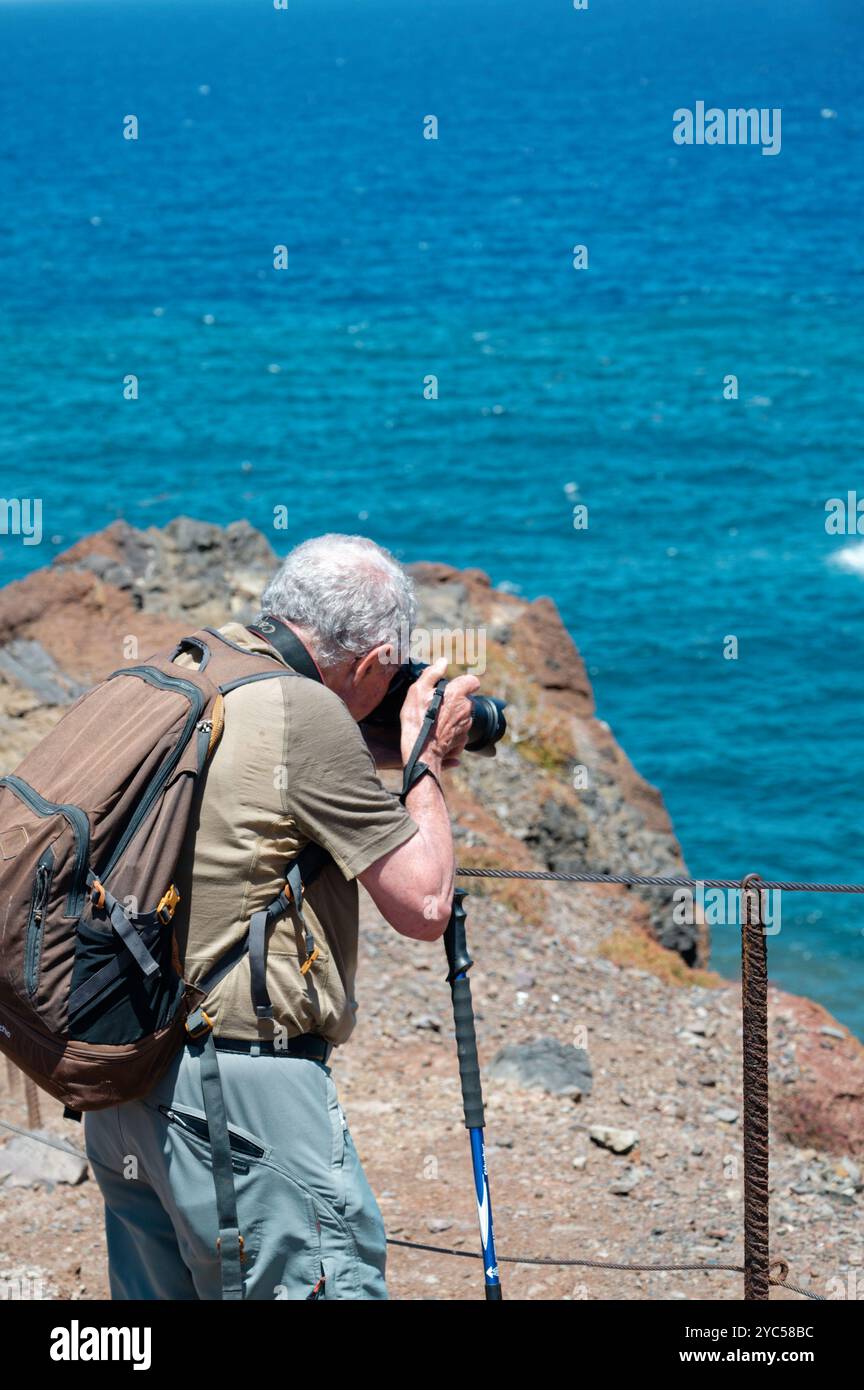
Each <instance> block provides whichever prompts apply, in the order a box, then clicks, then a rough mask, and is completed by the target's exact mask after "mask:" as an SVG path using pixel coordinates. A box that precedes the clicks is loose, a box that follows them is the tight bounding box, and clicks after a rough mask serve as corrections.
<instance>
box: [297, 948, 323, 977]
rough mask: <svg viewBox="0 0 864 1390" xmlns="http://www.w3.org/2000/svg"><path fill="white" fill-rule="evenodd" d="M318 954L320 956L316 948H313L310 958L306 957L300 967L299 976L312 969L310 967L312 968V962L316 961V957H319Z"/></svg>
mask: <svg viewBox="0 0 864 1390" xmlns="http://www.w3.org/2000/svg"><path fill="white" fill-rule="evenodd" d="M320 954H321V952H320V951H319V950H318V947H317V946H316V947H315V950H314V951H313V952H312V954H311V956H307V957H306V959H305V960H304V962H303V964H302V965H301V966H300V974H301V975H305V974H306V972H307V971H308V970H311V969H312V966H313V964H314V962H315V961H316V960H317V959H318V957H319V956H320Z"/></svg>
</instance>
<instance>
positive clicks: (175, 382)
mask: <svg viewBox="0 0 864 1390" xmlns="http://www.w3.org/2000/svg"><path fill="white" fill-rule="evenodd" d="M862 31H864V17H862V12H861V9H860V5H859V4H858V3H857V2H856V0H848V3H847V2H846V0H823V3H820V4H818V5H816V4H813V3H812V2H811V3H804V2H803V0H761V3H760V4H759V5H754V4H753V3H752V0H729V2H728V3H722V0H711V2H710V3H709V0H694V2H693V3H689V4H685V3H683V0H653V3H651V4H639V3H636V0H589V5H588V8H587V9H585V10H575V9H574V8H573V7H572V4H571V3H569V0H531V3H530V4H525V3H518V0H434V3H426V2H425V0H288V5H287V8H286V9H284V10H276V9H274V7H273V4H272V0H209V2H208V3H204V0H172V2H171V3H167V2H163V0H109V2H108V3H103V2H102V0H26V3H16V2H15V0H11V2H10V0H6V2H5V3H3V2H2V0H0V51H2V53H3V56H4V65H3V66H4V80H3V83H2V85H0V194H2V218H0V372H2V377H0V380H2V407H0V452H2V475H0V481H2V493H3V495H4V497H7V498H8V497H39V498H42V499H43V507H44V511H43V525H44V529H45V539H44V541H43V543H42V544H41V545H38V546H26V545H24V544H22V540H21V538H20V537H11V536H10V537H4V538H3V539H2V541H0V545H2V560H0V580H2V581H4V582H5V581H6V580H9V579H11V578H16V577H19V576H21V575H23V574H24V573H26V572H27V571H28V570H29V569H31V568H34V567H36V566H39V565H42V564H45V563H46V562H47V561H48V559H50V557H51V555H52V554H54V553H56V552H57V550H58V549H60V548H62V547H65V546H68V545H69V544H70V543H72V542H73V541H74V540H75V539H76V537H78V536H81V535H82V534H85V533H87V532H90V531H92V530H94V529H96V528H98V527H101V526H103V525H104V524H106V523H108V522H110V521H111V520H112V519H113V518H115V517H118V516H122V517H125V518H127V519H128V520H129V521H130V522H132V523H134V524H135V525H139V526H146V525H150V524H156V525H159V524H163V523H164V522H165V521H167V520H168V519H169V518H171V517H173V516H175V515H177V514H178V513H181V512H185V513H187V514H191V515H193V516H197V517H202V518H205V519H208V520H212V521H216V522H220V523H225V522H228V521H230V520H232V519H235V518H236V517H238V516H245V517H247V518H248V519H249V520H250V521H251V522H252V523H254V524H255V525H256V526H259V527H261V528H262V529H263V530H265V531H267V532H268V533H269V534H271V536H272V539H273V541H274V544H275V545H276V546H277V548H280V549H283V550H284V549H286V548H287V547H288V545H289V544H290V543H293V542H294V541H296V540H299V539H301V538H303V537H306V536H309V535H311V534H314V533H317V532H320V531H322V530H325V529H333V530H340V531H362V532H365V533H367V534H369V535H371V536H373V537H374V538H375V539H377V540H379V541H381V542H384V543H385V544H387V545H389V546H391V547H392V548H394V549H395V550H396V551H397V552H398V553H399V554H400V555H401V556H402V557H403V558H404V559H406V560H415V559H421V558H423V559H439V560H446V561H450V562H452V563H453V564H456V565H476V566H480V567H481V568H483V569H485V570H486V571H488V573H489V574H490V575H491V577H492V579H493V581H494V582H495V583H496V584H500V583H505V584H507V585H509V586H512V588H513V589H514V590H515V591H517V592H519V593H520V594H523V595H525V596H527V597H535V596H537V595H540V594H548V595H550V596H552V597H553V598H554V599H555V601H556V602H557V604H558V605H559V608H560V610H561V613H562V616H563V618H564V620H565V622H566V624H567V626H568V628H569V630H570V632H571V633H572V635H573V637H574V639H575V640H576V642H577V643H578V646H579V648H580V650H581V652H582V653H583V655H584V657H585V660H586V662H587V664H588V667H589V670H590V674H591V678H592V681H593V684H594V688H595V691H596V695H597V704H598V712H599V714H600V716H601V717H602V718H604V719H606V720H607V721H608V722H609V723H610V725H611V726H612V729H613V731H614V733H615V734H616V736H617V737H618V739H619V740H620V742H621V743H622V744H623V746H624V748H625V749H626V750H627V752H628V754H629V755H630V757H631V758H632V759H633V761H634V763H635V764H636V766H637V767H638V768H639V770H640V771H641V772H642V773H643V774H644V775H645V776H646V777H647V778H648V779H649V780H650V781H652V782H654V783H655V784H656V785H657V786H659V787H660V788H661V790H662V792H663V795H664V797H665V800H666V804H667V806H668V808H669V811H670V813H671V815H672V818H673V820H674V823H675V826H676V830H677V833H678V835H679V838H680V841H681V845H682V848H683V851H684V854H685V856H686V859H687V862H688V864H689V866H690V868H691V870H692V871H693V872H694V873H696V874H698V875H701V876H704V877H713V876H727V875H729V876H734V877H737V876H739V875H741V874H743V873H745V872H747V871H750V870H758V871H759V872H760V873H761V874H762V875H763V876H764V877H792V878H803V879H808V880H820V881H821V880H833V881H853V882H855V881H858V882H864V842H862V810H861V804H862V803H861V793H862V786H864V723H862V717H861V716H862V701H861V686H862V679H864V662H862V625H864V534H862V535H858V534H857V531H856V518H855V516H854V515H853V516H852V520H851V523H850V526H849V529H848V531H847V532H846V533H844V534H841V535H834V534H829V533H828V531H826V524H825V523H826V511H825V505H826V502H827V501H828V499H830V498H833V497H840V498H843V499H845V498H846V497H847V494H848V493H849V492H850V491H852V492H855V490H856V489H857V490H858V492H859V493H860V496H861V498H862V499H864V470H862V466H861V400H862V388H864V367H862V362H864V355H862V289H864V279H862V265H864V259H862V251H861V224H862V204H864V199H862V181H864V174H862V168H864V165H862V158H861V149H862V141H864V119H862V103H861V96H862V92H861V76H860V73H861V69H860V54H861V48H862ZM699 101H704V102H705V104H706V106H707V107H712V106H716V107H719V108H721V109H723V110H725V109H727V108H738V107H756V108H759V109H761V108H766V109H768V110H772V111H773V110H774V109H775V108H777V109H779V110H780V111H781V112H782V145H781V148H780V151H779V153H777V154H776V155H764V154H762V152H761V149H760V148H759V147H758V146H741V145H731V144H727V145H711V146H709V145H706V144H702V145H696V144H693V145H679V144H676V143H675V142H674V141H673V138H672V132H673V112H674V111H676V110H677V109H679V108H688V109H695V106H696V103H697V102H699ZM128 116H135V117H136V118H137V123H138V138H137V140H127V139H124V138H123V127H124V119H125V118H126V117H128ZM428 116H435V117H437V122H438V129H437V136H438V138H437V139H435V140H433V139H424V138H423V128H424V118H426V117H428ZM281 244H284V245H285V246H286V247H287V248H288V265H287V269H286V270H275V269H274V268H273V248H274V246H277V245H281ZM579 245H581V246H585V247H587V255H588V265H587V268H584V269H580V270H577V269H574V266H573V260H574V253H573V248H574V246H579ZM130 374H132V375H134V376H136V377H137V378H138V382H139V388H138V389H139V396H138V399H137V400H134V401H130V400H124V398H123V382H124V378H126V377H127V376H129V375H130ZM429 376H435V377H437V379H438V399H437V400H435V399H432V400H430V399H425V398H424V393H423V385H424V379H426V378H427V377H429ZM729 377H735V378H737V382H738V393H737V398H735V397H734V395H733V396H732V398H729V399H727V398H725V395H729V392H730V389H731V388H730V386H729V384H728V382H727V378H729ZM724 383H727V384H726V387H725V395H724ZM580 504H584V505H585V506H586V507H587V509H588V512H587V515H588V526H587V529H582V530H579V529H576V528H574V525H573V509H574V506H577V505H580ZM277 507H287V509H288V516H289V527H288V530H287V531H274V529H273V517H274V508H277ZM853 510H854V499H853ZM862 529H864V518H862ZM730 637H734V638H736V639H737V649H738V650H737V659H734V660H732V659H726V658H725V657H724V643H725V644H726V647H727V649H728V647H729V645H730V644H729V643H728V642H727V639H728V638H730ZM574 891H576V890H574ZM769 953H770V961H771V971H772V974H773V976H774V978H775V979H776V980H777V981H778V982H780V983H782V984H783V985H784V986H785V987H786V988H788V989H790V990H793V991H797V992H800V993H806V994H809V995H811V996H814V997H816V998H817V999H819V1000H820V1001H821V1002H823V1003H824V1004H825V1005H826V1006H827V1007H828V1008H830V1009H831V1010H832V1011H833V1012H834V1013H835V1014H836V1015H837V1016H838V1017H839V1018H840V1019H842V1020H843V1021H844V1022H846V1023H847V1024H848V1025H850V1026H851V1027H853V1028H854V1029H856V1030H857V1031H858V1032H859V1034H861V1035H864V997H862V984H864V898H852V897H848V896H843V897H840V896H837V897H829V896H819V897H800V896H798V897H795V896H792V895H790V896H789V897H787V898H786V899H785V900H784V903H783V924H782V930H781V932H780V934H779V936H775V937H772V938H771V939H770V942H769ZM713 960H714V964H715V966H716V967H717V968H719V969H720V970H722V971H723V972H724V973H727V974H729V975H733V974H734V973H735V971H736V967H737V935H736V932H735V930H734V929H733V928H731V927H730V928H718V929H716V930H715V933H714V956H713Z"/></svg>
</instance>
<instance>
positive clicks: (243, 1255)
mask: <svg viewBox="0 0 864 1390" xmlns="http://www.w3.org/2000/svg"><path fill="white" fill-rule="evenodd" d="M237 1244H238V1245H239V1246H240V1263H241V1264H242V1263H243V1261H244V1260H245V1259H246V1242H245V1240H244V1239H243V1237H242V1236H238V1237H237ZM216 1249H217V1250H219V1251H221V1249H222V1237H221V1236H217V1237H216Z"/></svg>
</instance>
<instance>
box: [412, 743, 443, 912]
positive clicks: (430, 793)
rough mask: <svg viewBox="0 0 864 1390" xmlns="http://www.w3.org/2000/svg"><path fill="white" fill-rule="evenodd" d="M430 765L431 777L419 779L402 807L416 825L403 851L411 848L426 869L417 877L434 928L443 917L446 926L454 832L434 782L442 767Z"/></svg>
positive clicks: (424, 910)
mask: <svg viewBox="0 0 864 1390" xmlns="http://www.w3.org/2000/svg"><path fill="white" fill-rule="evenodd" d="M429 766H430V773H431V774H433V775H427V776H424V777H421V778H420V780H419V781H418V782H415V783H414V786H413V787H412V788H411V790H410V792H409V793H408V795H407V797H406V798H405V806H406V808H407V809H408V810H409V811H410V812H411V817H412V819H413V820H414V821H416V823H417V826H418V831H417V834H416V835H413V836H412V837H411V839H410V840H409V841H408V842H407V844H406V846H405V848H406V849H407V848H409V847H410V846H414V853H415V854H416V855H417V856H418V857H419V856H422V861H423V864H424V866H425V870H426V871H425V874H421V875H418V877H419V879H420V882H421V884H424V886H425V887H426V889H427V891H426V893H424V907H423V915H424V917H425V918H426V920H427V921H429V922H430V923H433V922H434V923H435V924H436V925H438V924H440V921H441V919H442V917H443V919H444V923H445V925H446V921H447V919H448V918H449V915H450V905H451V903H452V901H453V888H454V884H455V867H456V865H455V858H454V853H453V831H452V829H451V826H450V816H449V813H448V811H447V803H446V802H445V800H444V793H443V792H442V790H441V787H440V785H439V782H438V781H436V778H438V779H440V777H441V768H440V766H437V765H435V764H434V763H430V765H429ZM418 841H419V843H418Z"/></svg>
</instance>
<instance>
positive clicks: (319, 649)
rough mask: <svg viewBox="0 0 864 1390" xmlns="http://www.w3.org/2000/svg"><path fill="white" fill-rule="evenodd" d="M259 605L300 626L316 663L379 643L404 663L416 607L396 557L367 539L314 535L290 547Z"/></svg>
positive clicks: (332, 662)
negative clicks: (308, 635) (308, 636)
mask: <svg viewBox="0 0 864 1390" xmlns="http://www.w3.org/2000/svg"><path fill="white" fill-rule="evenodd" d="M261 608H262V610H263V611H264V612H267V613H274V614H275V615H276V616H277V617H279V618H285V619H287V621H288V622H292V623H297V624H298V626H300V627H303V628H305V629H307V630H308V631H309V632H310V633H311V634H312V638H313V641H314V644H315V657H316V658H317V660H318V663H319V665H321V666H335V665H337V664H338V663H339V662H340V661H344V660H345V659H346V657H352V656H363V655H365V653H366V652H368V651H371V650H372V648H373V647H377V646H378V645H379V644H381V643H383V642H391V643H393V644H394V647H395V652H394V658H395V659H396V660H398V661H402V660H404V659H405V658H406V657H407V655H408V652H407V643H408V639H409V635H410V631H411V625H412V624H413V622H414V619H415V616H416V612H417V601H416V598H415V594H414V586H413V584H412V582H411V580H410V579H409V577H408V575H407V574H406V573H405V571H404V569H403V568H402V566H401V565H400V564H399V562H398V560H396V559H395V557H394V556H393V555H391V554H390V551H389V550H385V549H384V548H383V547H382V546H380V545H376V544H375V542H374V541H370V540H368V539H367V538H366V536H340V535H337V534H335V533H331V534H328V535H326V536H315V537H314V538H313V539H312V540H308V541H303V543H302V544H301V545H298V546H295V547H294V549H293V550H292V551H290V552H289V554H288V555H287V556H286V557H285V559H284V560H283V562H282V564H281V566H280V567H279V569H278V571H277V572H276V574H275V575H274V576H273V578H272V579H271V581H270V583H269V584H268V585H267V588H266V589H265V590H264V593H263V594H262V595H261Z"/></svg>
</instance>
